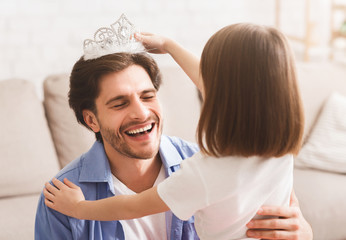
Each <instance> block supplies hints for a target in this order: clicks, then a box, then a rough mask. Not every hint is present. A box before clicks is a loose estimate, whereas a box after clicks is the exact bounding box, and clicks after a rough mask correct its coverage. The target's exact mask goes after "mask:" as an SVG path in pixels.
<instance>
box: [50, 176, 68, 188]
mask: <svg viewBox="0 0 346 240" xmlns="http://www.w3.org/2000/svg"><path fill="white" fill-rule="evenodd" d="M52 182H53V183H54V185H55V186H56V187H57V188H58V189H62V188H64V187H66V185H65V184H63V183H62V182H61V181H60V180H58V179H57V178H53V180H52Z"/></svg>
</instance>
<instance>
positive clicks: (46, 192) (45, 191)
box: [43, 188, 54, 201]
mask: <svg viewBox="0 0 346 240" xmlns="http://www.w3.org/2000/svg"><path fill="white" fill-rule="evenodd" d="M43 195H44V197H45V198H46V199H47V200H49V201H53V198H54V195H53V194H52V193H50V192H49V191H48V190H47V189H46V188H45V189H43Z"/></svg>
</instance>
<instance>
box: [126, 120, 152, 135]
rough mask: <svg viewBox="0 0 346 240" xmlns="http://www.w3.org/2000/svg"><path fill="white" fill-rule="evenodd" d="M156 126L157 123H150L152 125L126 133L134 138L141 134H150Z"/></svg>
mask: <svg viewBox="0 0 346 240" xmlns="http://www.w3.org/2000/svg"><path fill="white" fill-rule="evenodd" d="M154 125H155V123H150V124H147V125H146V126H144V127H140V128H137V129H132V130H129V131H126V132H125V133H126V134H127V135H129V136H133V137H134V136H138V135H141V134H145V133H150V132H151V130H152V129H153V128H154Z"/></svg>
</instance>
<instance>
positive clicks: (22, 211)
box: [0, 194, 40, 240]
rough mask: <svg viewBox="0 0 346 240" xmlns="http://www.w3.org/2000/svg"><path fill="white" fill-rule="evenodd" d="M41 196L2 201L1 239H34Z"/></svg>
mask: <svg viewBox="0 0 346 240" xmlns="http://www.w3.org/2000/svg"><path fill="white" fill-rule="evenodd" d="M39 196H40V195H39V194H33V195H27V196H20V197H11V198H3V199H0V212H1V215H2V217H1V218H0V239H6V240H18V239H21V240H23V239H34V226H35V214H36V207H37V202H38V198H39Z"/></svg>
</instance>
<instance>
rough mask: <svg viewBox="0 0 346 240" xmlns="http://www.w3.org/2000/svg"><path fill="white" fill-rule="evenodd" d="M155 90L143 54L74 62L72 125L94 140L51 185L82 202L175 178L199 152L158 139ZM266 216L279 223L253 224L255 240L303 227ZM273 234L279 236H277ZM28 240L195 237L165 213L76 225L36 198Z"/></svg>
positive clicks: (300, 221)
mask: <svg viewBox="0 0 346 240" xmlns="http://www.w3.org/2000/svg"><path fill="white" fill-rule="evenodd" d="M160 83H161V75H160V71H159V69H158V66H157V64H156V63H155V61H154V60H153V59H152V58H151V57H150V56H149V55H148V54H145V53H136V54H130V53H117V54H109V55H105V56H102V57H99V58H97V59H93V60H84V59H83V58H81V59H80V60H79V61H77V63H76V64H75V65H74V67H73V70H72V73H71V76H70V92H69V104H70V107H71V108H72V109H73V110H74V112H75V115H76V118H77V121H78V122H79V123H81V124H83V125H84V126H85V127H87V128H89V129H90V130H92V131H93V132H95V136H96V141H95V143H94V145H93V146H92V147H91V149H90V150H89V151H88V152H87V153H85V154H83V155H81V156H80V157H79V158H77V159H75V160H74V161H73V162H71V163H70V164H69V165H67V166H66V167H65V168H64V169H62V170H61V171H60V172H59V173H58V174H57V176H56V177H57V178H58V179H59V180H63V179H64V178H68V179H69V180H71V181H72V182H74V183H75V184H77V185H78V186H80V187H81V189H82V190H83V192H84V195H85V198H86V199H87V200H96V199H102V198H107V197H111V196H114V195H118V194H136V193H138V192H142V191H144V190H146V189H148V188H151V187H152V186H155V185H157V184H158V183H159V182H161V181H163V180H164V179H165V178H166V177H168V176H169V175H171V174H172V173H173V172H175V171H177V170H179V164H180V163H181V161H183V160H184V159H186V158H188V157H190V156H192V155H193V154H194V153H196V152H197V151H199V149H198V147H197V145H195V144H192V143H188V142H186V141H183V140H181V139H179V138H175V137H168V136H163V135H161V134H162V124H163V123H162V115H161V108H160V104H159V102H158V99H157V96H156V93H157V91H158V89H159V86H160ZM266 209H268V210H267V211H268V213H270V215H278V213H280V214H281V215H278V216H282V217H285V218H282V219H280V221H277V220H278V219H272V220H270V219H269V220H265V222H260V223H259V222H255V223H254V224H253V225H252V227H253V228H258V229H257V230H254V231H255V232H254V233H257V235H256V237H258V238H260V237H263V236H266V237H267V238H269V237H271V236H274V237H271V239H278V238H282V239H289V238H290V237H292V236H293V237H295V238H297V236H299V231H301V230H302V229H303V230H304V227H305V228H306V227H307V226H305V225H304V224H305V220H304V218H303V217H302V215H301V214H298V215H297V214H296V213H297V208H287V209H283V208H280V207H267V208H266ZM298 210H299V208H298ZM298 212H299V213H300V211H298ZM268 215H269V214H268ZM259 228H265V229H271V230H269V231H268V230H266V231H260V229H259ZM308 228H309V226H308ZM276 229H281V230H280V232H281V235H279V234H278V233H277V230H276ZM282 234H283V235H282ZM275 236H276V237H275ZM35 239H44V240H46V239H51V240H55V239H56V240H61V239H64V240H68V239H80V240H86V239H94V240H101V239H102V240H106V239H107V240H108V239H131V240H132V239H154V240H155V239H158V240H161V239H172V240H176V239H198V236H197V234H196V232H195V229H194V219H193V218H191V219H189V220H188V221H182V220H180V219H178V218H177V217H176V216H174V215H173V214H172V213H171V212H166V213H161V214H155V215H150V216H147V217H143V218H140V219H134V220H125V221H109V222H101V221H87V220H78V219H75V218H71V217H68V216H65V215H63V214H61V213H59V212H56V211H54V210H52V209H50V208H48V207H47V206H46V205H45V204H44V196H43V195H41V198H40V200H39V204H38V209H37V214H36V224H35Z"/></svg>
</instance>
